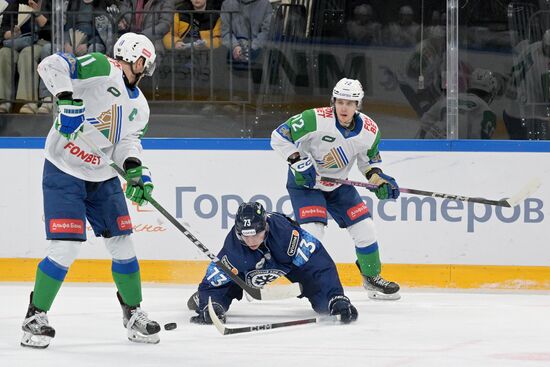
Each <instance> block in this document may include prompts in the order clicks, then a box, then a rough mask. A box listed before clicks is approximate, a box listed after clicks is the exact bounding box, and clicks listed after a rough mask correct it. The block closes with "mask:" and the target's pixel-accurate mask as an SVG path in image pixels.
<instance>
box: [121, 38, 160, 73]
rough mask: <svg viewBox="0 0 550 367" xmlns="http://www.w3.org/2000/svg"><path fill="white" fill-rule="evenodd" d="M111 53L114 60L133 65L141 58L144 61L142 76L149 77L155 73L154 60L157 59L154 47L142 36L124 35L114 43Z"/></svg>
mask: <svg viewBox="0 0 550 367" xmlns="http://www.w3.org/2000/svg"><path fill="white" fill-rule="evenodd" d="M113 53H114V55H115V59H117V60H122V61H126V62H129V63H134V62H136V61H137V60H138V59H139V58H140V57H143V58H144V59H145V71H144V72H143V74H145V75H147V76H151V75H153V72H154V71H155V59H156V58H157V54H156V53H155V46H154V45H153V42H151V41H150V40H149V38H147V37H146V36H144V35H143V34H136V33H132V32H128V33H124V34H123V35H122V36H120V38H119V39H118V41H117V42H116V43H115V47H114V50H113Z"/></svg>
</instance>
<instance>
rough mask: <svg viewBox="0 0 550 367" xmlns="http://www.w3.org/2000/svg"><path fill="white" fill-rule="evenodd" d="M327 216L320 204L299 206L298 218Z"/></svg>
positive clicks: (325, 210)
mask: <svg viewBox="0 0 550 367" xmlns="http://www.w3.org/2000/svg"><path fill="white" fill-rule="evenodd" d="M311 217H321V218H326V217H327V209H326V208H323V207H322V206H305V207H303V208H300V218H301V219H304V218H311Z"/></svg>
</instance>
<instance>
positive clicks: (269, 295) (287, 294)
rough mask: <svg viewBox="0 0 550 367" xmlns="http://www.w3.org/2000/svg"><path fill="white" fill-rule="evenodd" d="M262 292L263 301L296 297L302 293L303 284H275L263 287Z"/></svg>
mask: <svg viewBox="0 0 550 367" xmlns="http://www.w3.org/2000/svg"><path fill="white" fill-rule="evenodd" d="M260 293H261V294H262V301H271V300H278V299H285V298H294V297H298V296H299V295H300V294H302V285H301V284H300V283H290V284H285V285H273V286H268V287H264V288H262V289H261V290H260Z"/></svg>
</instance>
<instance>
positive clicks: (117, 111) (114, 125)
mask: <svg viewBox="0 0 550 367" xmlns="http://www.w3.org/2000/svg"><path fill="white" fill-rule="evenodd" d="M86 121H88V122H89V123H90V124H92V125H94V126H95V128H96V129H98V130H99V132H100V133H102V134H103V136H105V137H106V138H107V139H109V141H110V142H111V143H113V144H115V143H117V142H118V141H119V140H120V131H121V130H122V106H118V105H116V104H114V105H112V106H111V108H110V109H108V110H107V111H103V112H101V113H100V114H99V116H98V117H92V118H87V119H86Z"/></svg>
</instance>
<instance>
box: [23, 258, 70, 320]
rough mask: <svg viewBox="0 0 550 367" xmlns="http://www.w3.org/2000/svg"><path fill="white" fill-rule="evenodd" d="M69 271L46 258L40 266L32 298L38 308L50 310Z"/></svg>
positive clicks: (37, 270)
mask: <svg viewBox="0 0 550 367" xmlns="http://www.w3.org/2000/svg"><path fill="white" fill-rule="evenodd" d="M68 270H69V269H68V268H66V267H64V266H62V265H60V264H58V263H56V262H54V261H53V260H51V259H50V258H49V257H46V258H44V260H42V261H41V262H40V263H39V264H38V269H36V281H35V282H34V293H33V296H32V304H33V305H34V306H35V307H36V308H39V309H41V310H42V311H49V310H50V308H51V307H52V303H53V300H54V299H55V296H56V295H57V292H58V291H59V288H61V285H62V284H63V280H65V276H66V275H67V271H68Z"/></svg>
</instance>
